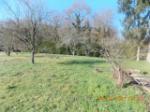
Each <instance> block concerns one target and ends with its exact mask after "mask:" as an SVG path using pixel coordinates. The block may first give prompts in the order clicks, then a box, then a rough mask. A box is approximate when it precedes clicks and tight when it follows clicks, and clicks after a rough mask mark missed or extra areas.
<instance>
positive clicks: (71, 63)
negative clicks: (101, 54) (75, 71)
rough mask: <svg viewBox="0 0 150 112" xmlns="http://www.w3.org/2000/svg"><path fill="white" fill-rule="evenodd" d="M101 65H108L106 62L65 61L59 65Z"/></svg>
mask: <svg viewBox="0 0 150 112" xmlns="http://www.w3.org/2000/svg"><path fill="white" fill-rule="evenodd" d="M100 63H106V61H104V60H71V61H65V62H60V63H59V64H63V65H74V64H76V65H93V64H100Z"/></svg>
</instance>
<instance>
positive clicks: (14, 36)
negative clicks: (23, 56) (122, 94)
mask: <svg viewBox="0 0 150 112" xmlns="http://www.w3.org/2000/svg"><path fill="white" fill-rule="evenodd" d="M10 1H11V0H10ZM10 1H8V0H3V5H4V6H5V10H4V11H5V13H7V15H8V17H7V19H5V20H1V21H0V50H1V51H5V52H6V54H7V55H8V56H9V55H10V54H11V52H31V61H32V63H33V64H34V63H35V60H34V57H35V56H34V55H35V53H51V54H69V55H73V56H74V55H86V56H103V53H104V50H105V48H106V47H107V48H109V52H111V53H112V54H113V55H114V58H115V57H120V56H123V57H128V58H130V57H133V56H135V55H136V56H137V60H138V59H139V53H140V49H141V46H143V45H148V43H149V41H148V39H149V35H148V33H146V32H148V31H146V30H145V29H144V28H143V27H141V26H142V25H143V24H145V25H147V23H146V22H147V21H148V20H149V19H148V18H149V16H144V20H143V22H142V23H140V24H137V23H138V21H139V19H138V17H139V18H143V16H142V17H140V15H141V14H142V15H143V10H144V11H145V10H146V12H149V11H148V10H147V7H148V6H149V5H148V3H149V2H147V1H146V2H140V3H144V4H145V5H141V4H140V5H139V2H138V0H135V1H137V2H133V1H134V0H133V1H132V0H131V1H130V0H118V7H119V11H120V12H121V13H123V14H124V15H125V18H124V21H123V26H124V32H123V36H124V38H120V37H119V36H118V31H117V30H116V27H115V25H114V16H113V13H112V11H111V10H105V11H101V12H93V11H92V10H91V9H90V7H89V6H88V5H87V4H86V3H85V2H80V3H79V2H75V3H74V4H72V6H70V7H69V8H68V9H66V10H64V11H63V12H58V11H51V10H49V9H48V7H46V4H45V3H42V2H41V1H37V2H36V3H35V1H33V0H13V4H15V5H11V2H12V1H11V2H10ZM136 5H137V6H136ZM139 6H143V7H142V8H141V9H139V10H138V11H137V13H135V11H136V10H137V8H138V7H139ZM148 8H149V7H148ZM144 14H145V13H144ZM147 14H149V13H147ZM133 17H134V18H133ZM136 49H138V50H137V52H136ZM147 57H149V52H148V56H147ZM147 59H149V58H147Z"/></svg>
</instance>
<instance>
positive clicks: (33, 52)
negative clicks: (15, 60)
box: [31, 48, 35, 64]
mask: <svg viewBox="0 0 150 112" xmlns="http://www.w3.org/2000/svg"><path fill="white" fill-rule="evenodd" d="M34 55H35V49H34V48H32V57H31V61H32V64H34V63H35V61H34Z"/></svg>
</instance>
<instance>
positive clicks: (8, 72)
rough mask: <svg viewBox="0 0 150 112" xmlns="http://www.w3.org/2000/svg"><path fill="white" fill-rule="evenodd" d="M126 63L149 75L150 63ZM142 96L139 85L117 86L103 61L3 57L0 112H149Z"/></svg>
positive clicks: (79, 58)
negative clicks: (138, 88) (34, 59)
mask: <svg viewBox="0 0 150 112" xmlns="http://www.w3.org/2000/svg"><path fill="white" fill-rule="evenodd" d="M141 64H144V65H146V67H145V66H144V65H143V66H142V65H141ZM127 65H128V66H129V67H133V68H140V69H143V70H144V71H145V70H147V71H148V72H149V71H150V70H149V68H150V64H147V63H146V62H138V63H137V62H128V64H127ZM134 65H136V66H134ZM142 67H143V68H142ZM96 68H101V69H102V70H103V72H96V70H95V69H96ZM120 96H122V97H124V98H123V99H119V97H120ZM138 96H141V92H140V91H139V90H137V89H136V88H135V87H134V86H132V87H128V88H123V89H119V88H117V87H116V85H115V82H114V80H112V75H111V70H110V65H109V64H108V63H106V62H105V60H104V59H100V58H90V57H77V56H75V57H72V56H61V55H38V56H37V57H36V64H35V65H32V64H31V63H30V57H29V56H28V55H14V56H11V57H7V56H5V55H1V56H0V112H146V108H145V105H144V103H143V101H142V100H139V99H136V98H133V97H138ZM112 97H113V98H114V97H115V99H113V100H112V99H108V98H112ZM131 97H132V98H131ZM100 98H101V99H100ZM102 98H103V99H102ZM98 99H99V100H98ZM106 99H107V100H106Z"/></svg>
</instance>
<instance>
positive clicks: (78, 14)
mask: <svg viewBox="0 0 150 112" xmlns="http://www.w3.org/2000/svg"><path fill="white" fill-rule="evenodd" d="M89 13H90V8H89V7H88V6H87V5H86V3H85V1H84V2H81V3H78V2H75V3H74V4H73V5H72V6H71V7H70V8H69V9H68V10H67V20H68V23H70V26H69V27H70V28H69V30H70V34H69V36H67V37H68V39H67V40H68V42H67V43H69V45H70V50H71V52H72V55H75V52H76V51H77V46H78V44H79V42H81V41H82V37H83V34H82V32H84V31H85V30H86V25H85V23H86V20H87V17H88V14H89Z"/></svg>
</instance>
